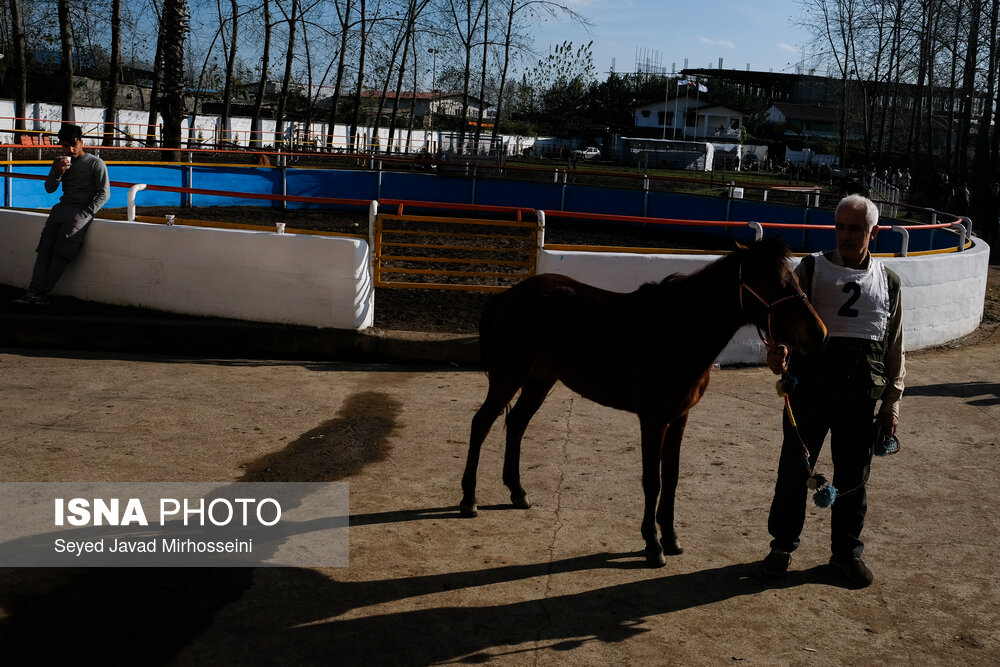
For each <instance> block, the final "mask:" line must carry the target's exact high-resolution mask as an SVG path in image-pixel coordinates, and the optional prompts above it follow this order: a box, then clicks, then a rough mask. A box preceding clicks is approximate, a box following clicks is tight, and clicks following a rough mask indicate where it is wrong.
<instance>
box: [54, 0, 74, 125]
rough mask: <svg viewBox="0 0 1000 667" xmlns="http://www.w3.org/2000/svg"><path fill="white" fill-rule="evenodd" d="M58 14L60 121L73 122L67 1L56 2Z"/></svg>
mask: <svg viewBox="0 0 1000 667" xmlns="http://www.w3.org/2000/svg"><path fill="white" fill-rule="evenodd" d="M56 7H57V9H58V13H59V47H60V53H61V54H62V61H61V62H62V75H63V94H62V120H63V122H64V123H65V122H70V121H72V120H73V30H72V26H71V25H70V15H69V0H56Z"/></svg>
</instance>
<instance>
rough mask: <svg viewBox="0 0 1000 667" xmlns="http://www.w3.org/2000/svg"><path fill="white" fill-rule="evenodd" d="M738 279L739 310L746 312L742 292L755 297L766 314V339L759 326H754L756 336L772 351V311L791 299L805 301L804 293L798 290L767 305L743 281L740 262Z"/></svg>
mask: <svg viewBox="0 0 1000 667" xmlns="http://www.w3.org/2000/svg"><path fill="white" fill-rule="evenodd" d="M739 278H740V310H742V311H743V312H744V313H745V312H746V308H745V307H744V306H743V290H746V291H748V292H750V293H751V294H753V295H754V296H755V297H757V300H758V301H760V302H761V304H762V305H763V306H764V312H766V313H767V337H765V336H764V332H763V331H761V328H760V325H755V326H756V327H757V334H758V335H759V336H760V340H761V342H763V343H764V346H765V347H767V348H768V349H772V348H773V347H774V330H773V327H772V326H771V323H772V321H773V319H774V310H775V309H776V308H777V307H778V306H780V305H781V304H783V303H786V302H788V301H792V300H793V299H805V298H806V293H805V292H803V291H802V290H801V289H800V290H799V291H798V292H796V293H795V294H789V295H787V296H783V297H781V298H779V299H777V300H776V301H772V302H770V303H769V302H768V301H767V299H765V298H764V297H762V296H761V295H760V294H758V293H757V290H755V289H754V288H752V287H750V285H748V284H747V282H746V281H745V280H743V263H742V262H740V266H739ZM768 338H770V340H768Z"/></svg>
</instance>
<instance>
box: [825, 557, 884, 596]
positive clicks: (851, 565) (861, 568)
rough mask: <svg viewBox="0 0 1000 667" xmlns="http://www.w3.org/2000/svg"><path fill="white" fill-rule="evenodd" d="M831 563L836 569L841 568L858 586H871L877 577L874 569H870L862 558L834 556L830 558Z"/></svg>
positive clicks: (852, 582)
mask: <svg viewBox="0 0 1000 667" xmlns="http://www.w3.org/2000/svg"><path fill="white" fill-rule="evenodd" d="M830 565H832V566H833V568H834V569H835V570H840V571H841V572H842V573H843V574H844V576H846V577H847V579H848V580H849V581H850V582H851V584H853V585H854V586H857V587H858V588H865V587H867V586H870V585H871V583H872V581H874V579H875V575H873V574H872V571H871V570H869V569H868V566H867V565H865V562H864V561H863V560H861V559H860V558H837V557H836V556H833V557H831V558H830Z"/></svg>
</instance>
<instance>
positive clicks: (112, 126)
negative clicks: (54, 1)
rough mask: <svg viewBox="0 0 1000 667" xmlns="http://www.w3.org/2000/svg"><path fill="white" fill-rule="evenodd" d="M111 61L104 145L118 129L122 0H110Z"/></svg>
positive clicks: (110, 142)
mask: <svg viewBox="0 0 1000 667" xmlns="http://www.w3.org/2000/svg"><path fill="white" fill-rule="evenodd" d="M110 55H111V62H110V66H109V68H108V86H107V91H108V94H107V99H106V101H105V103H104V105H105V106H104V139H103V141H101V143H102V144H104V145H105V146H111V145H113V144H114V140H115V132H116V131H117V129H118V126H117V123H116V118H117V116H118V80H119V79H120V78H121V70H122V1H121V0H111V54H110Z"/></svg>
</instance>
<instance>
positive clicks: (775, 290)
mask: <svg viewBox="0 0 1000 667" xmlns="http://www.w3.org/2000/svg"><path fill="white" fill-rule="evenodd" d="M734 254H735V255H737V257H738V261H739V269H738V272H739V280H740V287H739V291H740V308H741V310H742V311H743V316H744V317H745V318H746V320H747V321H748V322H750V323H751V324H754V325H756V326H757V328H758V329H760V330H761V332H763V333H762V336H763V335H766V336H767V337H768V340H767V342H768V343H770V344H773V345H786V346H788V347H789V348H791V349H793V350H798V351H800V352H805V353H809V352H816V351H819V350H821V349H822V348H823V346H824V345H825V344H826V336H827V332H826V326H825V325H824V324H823V320H821V319H820V318H819V315H817V314H816V311H815V310H813V307H812V304H810V303H809V300H808V299H807V298H806V295H805V293H804V292H803V291H802V288H801V287H800V286H799V281H798V279H797V278H796V277H795V273H793V272H792V270H791V269H790V268H789V261H788V259H789V252H788V247H787V246H786V245H785V244H784V243H782V242H781V240H779V239H777V238H769V239H764V240H762V241H757V242H756V243H753V244H751V245H750V246H740V247H739V249H738V250H737V251H736V252H735V253H734Z"/></svg>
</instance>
